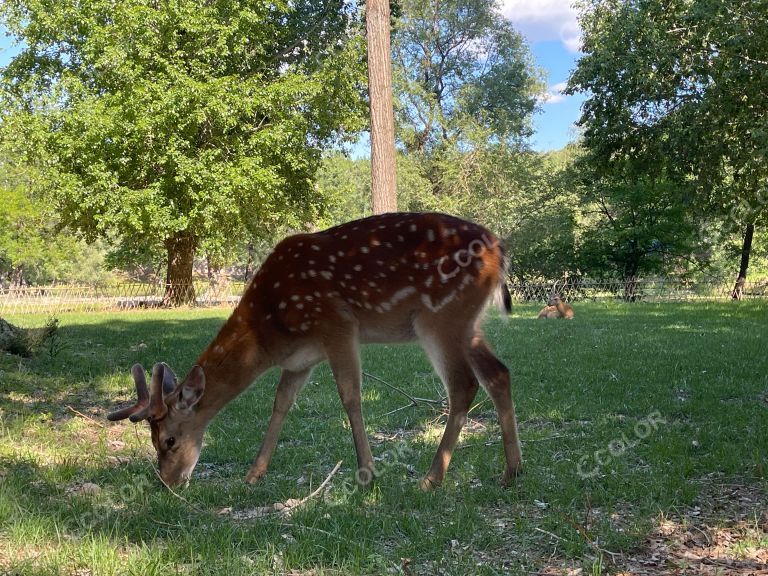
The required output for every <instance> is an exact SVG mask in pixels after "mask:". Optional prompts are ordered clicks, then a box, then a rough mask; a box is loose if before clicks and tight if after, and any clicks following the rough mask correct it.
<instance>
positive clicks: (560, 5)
mask: <svg viewBox="0 0 768 576" xmlns="http://www.w3.org/2000/svg"><path fill="white" fill-rule="evenodd" d="M571 1H572V0H503V1H502V4H501V11H502V14H504V16H506V17H507V18H509V19H510V20H511V21H512V23H513V24H515V26H516V27H517V29H518V30H520V32H522V33H523V34H524V35H525V36H526V37H527V38H528V40H529V41H530V42H540V41H543V40H560V41H561V42H562V43H563V45H564V46H565V47H566V48H567V49H568V50H570V51H571V52H578V51H579V48H580V46H581V29H580V28H579V23H578V20H577V19H576V10H575V9H574V8H573V7H572V6H571Z"/></svg>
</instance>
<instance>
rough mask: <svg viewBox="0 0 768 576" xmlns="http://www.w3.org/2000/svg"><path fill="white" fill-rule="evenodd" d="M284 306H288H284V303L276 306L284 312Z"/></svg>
mask: <svg viewBox="0 0 768 576" xmlns="http://www.w3.org/2000/svg"><path fill="white" fill-rule="evenodd" d="M286 306H288V304H286V303H285V302H280V304H278V305H277V307H278V308H280V310H285V307H286Z"/></svg>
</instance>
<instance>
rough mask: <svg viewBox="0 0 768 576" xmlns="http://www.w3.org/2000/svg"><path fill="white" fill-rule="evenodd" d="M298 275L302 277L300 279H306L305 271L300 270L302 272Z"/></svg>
mask: <svg viewBox="0 0 768 576" xmlns="http://www.w3.org/2000/svg"><path fill="white" fill-rule="evenodd" d="M300 276H301V279H302V280H306V279H307V273H306V272H302V273H301V274H300Z"/></svg>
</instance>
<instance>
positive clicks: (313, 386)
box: [0, 301, 768, 576]
mask: <svg viewBox="0 0 768 576" xmlns="http://www.w3.org/2000/svg"><path fill="white" fill-rule="evenodd" d="M535 312H536V310H535V309H534V308H533V307H527V306H517V307H516V308H515V312H514V314H513V316H512V318H511V319H509V320H508V321H506V322H504V321H502V320H500V319H498V318H495V317H492V318H490V319H489V320H488V322H487V327H486V332H487V334H488V339H489V340H490V342H491V343H492V345H493V346H494V348H495V350H496V351H497V353H498V354H499V356H500V357H501V358H503V359H504V361H505V362H506V363H507V364H508V365H509V367H510V368H511V370H512V372H513V387H514V388H513V390H514V396H515V400H516V403H517V409H518V418H519V421H520V429H521V435H522V441H523V455H524V459H525V474H524V475H523V477H521V479H520V480H519V482H518V483H517V485H516V486H514V487H512V488H509V489H503V488H501V487H500V485H499V484H498V479H499V475H500V473H501V471H502V467H503V466H502V458H503V455H502V450H501V446H500V444H499V442H498V441H499V430H498V427H497V425H496V420H495V413H494V412H493V409H492V405H491V403H490V402H489V401H488V400H487V398H486V396H485V394H484V392H482V391H481V392H480V394H479V395H478V398H477V400H476V403H477V406H476V407H475V409H474V410H473V411H472V413H471V414H470V422H469V424H468V426H467V428H466V429H465V432H464V434H463V436H462V440H461V442H460V448H459V449H457V451H456V453H455V454H454V459H453V462H452V464H451V467H450V469H449V472H448V476H447V478H446V482H445V484H444V485H443V487H442V488H440V489H439V490H437V491H435V492H433V493H429V494H423V493H421V492H419V490H418V479H419V477H420V476H421V475H422V474H424V473H425V472H426V470H427V468H428V466H429V463H430V461H431V459H432V456H433V453H434V450H435V448H436V444H437V441H438V440H439V436H440V434H441V432H442V425H443V419H442V416H441V415H440V414H438V413H436V412H435V411H434V410H433V409H432V408H430V407H429V406H426V405H424V406H419V407H409V408H404V409H401V410H397V409H398V408H401V407H403V406H406V405H407V404H408V403H409V401H408V399H407V398H405V397H404V396H402V395H400V394H398V393H397V392H395V391H393V390H391V389H389V388H387V387H385V386H383V385H382V384H380V383H377V382H375V381H373V380H369V379H366V381H365V383H364V398H363V404H364V412H365V415H366V425H367V427H368V432H369V435H370V436H371V439H372V447H373V450H374V455H375V456H377V457H381V458H382V461H381V467H382V470H383V473H382V475H381V476H380V478H379V479H378V480H377V482H376V484H375V486H374V487H373V488H372V489H370V490H366V491H356V490H352V489H349V488H350V487H351V486H352V484H351V482H352V478H353V465H354V461H355V457H354V449H353V444H352V438H351V433H350V431H349V426H348V425H347V423H346V418H345V415H344V412H343V409H342V408H341V405H340V402H339V400H338V397H337V395H336V391H335V386H334V384H333V381H332V379H331V376H330V371H329V370H328V368H327V366H325V365H321V366H320V367H319V368H318V369H317V370H316V371H315V373H314V374H313V376H312V379H311V381H310V383H309V384H308V385H307V386H306V388H305V389H304V391H303V393H302V394H301V396H300V397H299V399H298V401H297V403H296V405H295V406H294V408H293V410H292V412H291V413H290V415H289V416H288V419H287V420H286V424H285V428H284V430H283V434H282V436H281V443H280V445H279V446H278V449H277V451H276V453H275V457H274V460H273V462H272V466H271V468H270V471H269V473H268V474H267V476H265V477H264V478H263V480H262V481H261V482H260V483H259V484H257V485H255V486H248V485H246V484H245V483H244V481H243V478H244V475H245V473H246V471H247V470H248V467H249V466H250V463H251V460H252V459H253V457H254V456H255V453H256V450H257V448H258V445H259V442H260V439H261V436H262V434H263V433H264V430H265V428H266V420H267V418H268V416H269V412H270V409H271V405H272V396H273V392H274V386H275V383H276V374H275V373H269V374H267V375H266V376H264V377H263V378H261V379H260V380H259V381H258V382H257V383H256V384H254V385H253V386H252V387H251V388H249V389H248V390H247V391H246V392H245V393H244V394H243V395H242V396H241V397H239V398H237V399H236V400H235V401H234V402H232V403H231V404H230V405H229V406H227V408H226V409H225V410H224V411H223V412H222V413H221V414H220V415H219V416H218V417H217V418H216V419H215V420H214V421H213V423H212V425H211V427H210V428H209V430H208V433H207V436H206V443H205V447H204V449H203V452H202V456H201V460H200V463H199V464H198V468H197V469H196V472H195V475H194V476H193V480H192V482H191V484H190V486H189V487H188V488H186V489H183V490H181V491H180V495H181V496H183V500H182V499H181V498H178V497H176V496H175V495H173V494H171V493H170V492H168V491H167V490H165V489H163V488H162V487H161V486H160V484H159V483H158V481H157V480H155V478H154V475H153V472H152V470H151V467H150V465H149V463H148V462H147V457H148V456H151V455H153V451H152V449H151V444H150V442H149V434H148V428H147V427H146V425H145V424H142V425H139V426H136V427H134V425H132V424H128V423H125V422H122V423H117V424H112V423H107V422H106V420H104V415H105V414H106V412H107V411H108V410H109V409H110V408H111V407H113V406H115V405H117V404H120V403H123V402H125V401H126V400H129V399H130V398H131V397H132V394H133V390H132V382H131V379H130V375H129V369H130V366H131V365H132V364H133V363H134V362H142V363H143V364H144V365H145V366H151V365H152V364H153V363H154V362H156V361H160V360H163V361H166V362H168V363H169V364H170V365H171V366H172V367H173V368H174V369H176V371H177V373H179V374H183V373H184V372H185V371H186V370H187V369H189V367H190V366H191V365H192V363H193V362H194V360H195V358H196V357H197V355H198V354H199V353H200V351H202V349H203V348H204V347H205V346H206V344H207V343H208V341H210V339H211V338H212V337H213V336H214V335H215V333H216V331H217V329H218V327H219V326H220V325H221V323H222V322H223V320H224V318H225V317H226V314H227V312H225V311H211V310H202V311H186V312H167V311H154V312H141V313H139V312H137V313H123V314H94V315H62V316H61V317H60V318H59V320H60V322H61V329H60V331H59V334H58V336H57V337H56V338H55V339H54V341H53V342H52V343H50V344H49V345H48V346H47V347H46V348H45V349H44V350H43V351H42V353H41V354H40V355H39V356H38V357H37V358H35V359H31V360H20V359H18V358H16V357H13V356H8V355H5V356H2V355H0V573H3V572H7V573H10V574H25V575H26V574H30V575H44V574H46V575H47V574H94V575H95V574H142V575H144V574H168V573H174V574H227V576H235V575H238V574H284V573H291V572H293V573H296V574H357V573H359V574H389V573H393V574H398V573H400V574H403V573H404V574H437V573H440V574H502V573H521V574H522V573H527V572H531V571H536V570H541V569H543V568H545V567H547V566H550V565H553V564H555V565H562V564H563V563H569V564H576V565H582V566H583V567H584V568H585V571H587V572H593V573H599V572H600V571H601V570H602V569H606V570H607V569H608V568H607V565H608V564H609V560H610V556H607V555H601V552H602V551H610V552H612V553H614V554H619V553H624V552H629V551H632V550H635V549H636V548H637V547H638V546H641V545H642V543H643V541H644V539H645V538H646V535H647V534H648V533H649V531H650V530H652V529H653V528H654V526H656V525H657V523H658V522H659V519H660V518H665V517H667V516H669V515H670V514H674V513H676V511H679V510H681V509H685V508H686V507H692V506H695V505H697V504H698V503H700V502H701V498H704V495H705V493H706V492H705V488H706V487H707V486H708V485H709V484H711V483H712V481H713V478H715V479H716V480H717V481H718V482H721V483H722V484H724V485H725V484H727V483H729V482H738V483H740V484H746V485H749V486H754V487H755V488H756V490H758V493H759V494H765V488H766V480H765V475H766V471H767V470H768V359H766V352H765V351H766V350H768V303H765V302H755V301H751V302H741V303H731V302H727V303H695V304H679V303H678V304H654V305H650V304H639V305H618V304H600V303H593V304H581V305H577V306H576V312H577V317H576V319H575V320H573V321H570V322H568V321H537V320H535V319H534V317H535ZM7 319H8V320H9V321H12V322H14V323H17V324H20V325H27V326H29V325H42V324H43V323H44V321H45V318H42V317H30V316H19V317H14V318H7ZM363 365H364V369H365V370H366V371H367V372H369V373H371V374H374V375H376V376H378V377H381V378H383V379H385V380H387V381H388V382H390V383H392V384H394V385H396V386H399V387H401V388H403V389H407V390H408V391H409V393H411V394H412V395H414V396H420V397H427V398H436V397H438V396H439V395H440V394H442V388H441V385H440V384H439V381H438V380H437V378H436V377H435V376H434V375H433V373H432V371H431V369H430V367H429V364H428V362H427V361H426V359H425V357H424V355H423V354H422V353H421V351H420V350H419V349H418V348H417V347H414V346H376V347H368V348H366V349H365V351H364V357H363ZM73 410H76V411H77V412H79V413H80V414H79V415H78V414H76V413H75V412H74V411H73ZM393 411H394V412H393ZM84 416H86V417H84ZM87 417H90V418H92V419H93V420H91V419H89V418H87ZM339 460H343V465H342V469H341V471H339V473H338V474H337V475H336V476H334V478H333V479H332V480H331V484H330V490H329V491H328V492H327V493H326V494H325V496H321V497H317V498H313V499H311V500H310V501H308V502H307V503H306V504H305V505H304V506H302V507H300V508H299V509H297V510H295V511H294V512H293V513H292V514H291V515H290V516H286V515H280V514H276V515H270V516H266V517H249V513H248V512H249V511H252V510H255V509H258V508H259V507H261V506H267V505H270V504H272V503H275V502H283V501H285V500H287V499H289V498H302V497H304V496H306V495H307V494H309V493H310V492H311V491H312V490H313V489H314V488H315V487H316V486H317V485H318V484H319V483H320V482H322V480H323V479H325V477H326V476H327V475H328V473H329V471H330V470H331V469H332V468H333V466H334V464H335V463H336V462H337V461H339ZM85 482H90V483H94V484H96V485H98V486H99V487H100V488H101V490H100V491H99V492H98V493H97V494H90V495H87V494H81V493H80V492H79V491H78V487H79V486H81V485H82V484H83V483H85ZM767 505H768V502H765V501H763V502H762V503H761V506H762V508H763V509H765V508H766V506H767ZM227 508H229V509H231V511H228V512H227V513H223V514H219V513H218V512H219V511H221V510H222V509H227ZM727 514H728V513H727V510H726V511H724V512H723V517H722V518H721V520H722V522H724V523H727V522H729V521H730V520H731V519H730V518H728V517H727ZM754 534H756V536H755V542H757V543H758V545H760V542H762V545H765V542H766V541H767V540H766V533H765V532H764V531H763V532H761V531H760V530H757V531H756V532H754ZM761 538H762V540H761ZM748 544H749V543H748ZM753 544H754V542H752V543H751V544H749V545H753ZM605 554H607V552H606V553H605Z"/></svg>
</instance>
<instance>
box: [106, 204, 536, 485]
mask: <svg viewBox="0 0 768 576" xmlns="http://www.w3.org/2000/svg"><path fill="white" fill-rule="evenodd" d="M503 278H504V254H503V251H502V248H501V245H500V243H499V240H498V238H497V237H496V236H494V235H493V234H492V233H490V232H489V231H487V230H485V229H484V228H482V227H480V226H478V225H477V224H473V223H471V222H467V221H464V220H460V219H458V218H455V217H452V216H447V215H444V214H420V213H390V214H384V215H380V216H372V217H370V218H365V219H362V220H357V221H353V222H349V223H347V224H342V225H340V226H336V227H334V228H330V229H328V230H325V231H322V232H317V233H313V234H297V235H295V236H290V237H288V238H286V239H284V240H283V241H282V242H280V243H279V244H278V245H277V246H276V247H275V249H274V250H273V252H272V253H271V254H270V255H269V256H268V257H267V259H266V260H265V261H264V263H263V265H262V266H261V268H260V269H259V271H258V272H257V273H256V275H255V276H254V277H253V279H252V280H251V281H250V283H249V285H248V286H247V287H246V289H245V292H244V294H243V297H242V299H241V300H240V303H239V304H238V306H237V308H235V310H234V312H233V313H232V315H231V316H230V318H229V319H228V320H227V321H226V323H225V324H224V326H223V327H222V328H221V330H220V332H219V333H218V335H217V336H216V337H215V338H214V339H213V341H212V342H211V343H210V345H209V346H208V347H207V348H206V349H205V350H204V351H203V353H202V354H201V355H200V357H199V358H198V359H197V363H196V364H195V366H194V367H193V368H192V370H191V371H190V372H189V374H188V375H187V377H186V378H185V379H184V381H183V382H181V383H178V384H177V383H176V377H175V376H174V374H173V372H172V371H171V369H170V368H169V367H168V366H167V365H166V364H163V363H158V364H155V366H154V368H153V369H152V378H151V381H150V384H149V387H147V383H146V380H145V375H144V369H143V368H142V367H141V366H140V365H138V364H137V365H136V366H134V367H133V370H132V372H133V378H134V381H135V385H136V391H137V395H138V400H137V402H136V403H135V404H134V405H133V406H130V407H127V408H123V409H121V410H118V411H116V412H113V413H111V414H109V416H108V418H109V419H110V420H121V419H124V418H130V420H131V421H132V422H139V421H141V420H145V419H146V420H147V421H148V422H149V425H150V428H151V433H152V443H153V445H154V447H155V450H156V451H157V456H158V462H159V468H160V476H161V478H162V480H163V481H164V482H165V483H166V484H167V485H169V486H176V485H179V484H182V483H185V482H186V481H187V480H188V479H189V477H190V475H191V474H192V470H193V469H194V467H195V465H196V464H197V460H198V457H199V455H200V449H201V446H202V441H203V433H204V432H205V429H206V427H207V426H208V424H209V422H210V421H211V419H212V418H213V417H214V416H215V415H216V413H218V412H219V411H220V410H221V409H222V407H224V405H226V404H227V403H228V402H229V401H231V400H232V399H233V398H235V396H237V395H238V394H240V393H241V392H242V391H243V390H245V388H247V387H248V386H249V385H250V384H251V383H252V382H253V381H254V380H255V379H256V377H257V376H258V375H259V374H261V373H263V372H264V371H265V370H267V369H268V368H270V367H272V366H279V367H280V368H281V369H282V373H281V376H280V380H279V383H278V385H277V392H276V394H275V399H274V405H273V408H272V415H271V417H270V419H269V424H268V425H267V431H266V433H265V436H264V439H263V442H262V445H261V448H260V450H259V452H258V455H257V456H256V460H255V461H254V463H253V465H252V466H251V469H250V471H249V472H248V474H247V476H246V481H247V482H249V483H253V482H256V481H257V480H258V479H259V478H261V477H262V476H263V475H264V474H265V473H266V471H267V467H268V466H269V463H270V460H271V458H272V453H273V451H274V449H275V446H276V445H277V441H278V436H279V434H280V429H281V427H282V425H283V420H284V419H285V416H286V414H287V412H288V410H289V408H290V407H291V406H292V404H293V402H294V400H295V398H296V395H297V394H298V392H299V391H300V390H301V388H302V386H303V385H304V383H305V382H306V381H307V379H308V377H309V375H310V372H311V370H312V368H313V367H314V366H315V365H316V364H317V363H319V362H321V361H322V360H327V361H328V363H329V364H330V367H331V371H332V373H333V377H334V379H335V381H336V387H337V389H338V393H339V396H340V397H341V402H342V404H343V406H344V409H345V410H346V413H347V417H348V418H349V423H350V427H351V429H352V436H353V439H354V444H355V450H356V453H357V466H358V473H357V480H358V482H359V483H361V484H367V483H368V482H370V481H371V480H372V477H373V473H374V460H373V456H372V454H371V448H370V446H369V444H368V437H367V435H366V432H365V425H364V423H363V416H362V412H361V401H360V383H361V376H362V372H361V366H360V356H359V348H360V344H363V343H374V342H378V343H394V342H408V341H413V340H416V341H418V342H419V343H420V344H421V346H422V347H423V348H424V350H425V352H426V354H427V356H428V357H429V360H430V361H431V363H432V365H433V366H434V368H435V370H436V372H437V374H438V375H439V376H440V378H441V380H442V381H443V384H444V385H445V388H446V391H447V394H448V400H449V414H448V419H447V423H446V426H445V431H444V433H443V437H442V440H441V441H440V444H439V447H438V449H437V453H436V454H435V457H434V459H433V461H432V465H431V467H430V469H429V472H428V473H427V475H426V476H425V477H424V478H423V480H422V482H421V487H422V488H423V489H425V490H426V489H430V488H433V487H436V486H439V485H440V484H441V483H442V481H443V478H444V476H445V473H446V470H447V468H448V464H449V462H450V459H451V454H452V452H453V449H454V447H455V445H456V441H457V439H458V437H459V433H460V431H461V429H462V427H463V426H464V423H465V422H466V419H467V412H468V410H469V408H470V405H471V403H472V400H473V399H474V397H475V394H476V392H477V391H478V387H479V386H480V385H482V386H483V387H484V388H485V390H486V391H487V392H488V395H489V396H490V397H491V399H492V400H493V403H494V405H495V407H496V411H497V414H498V418H499V422H500V425H501V434H502V439H503V444H504V454H505V457H506V467H505V469H504V472H503V481H504V482H505V483H508V482H509V481H511V480H512V479H513V478H514V477H515V476H516V475H517V474H518V473H519V472H520V471H521V450H520V441H519V439H518V431H517V420H516V417H515V408H514V404H513V401H512V395H511V389H510V380H509V372H508V370H507V368H506V366H505V365H504V364H503V363H502V362H501V361H500V360H499V359H498V358H496V356H494V354H493V353H492V352H491V350H490V348H489V347H488V345H487V344H486V342H485V339H484V337H483V334H482V332H481V329H480V321H481V316H482V313H483V311H484V309H485V307H486V304H487V303H488V302H489V301H490V300H491V299H492V297H493V296H494V294H495V293H496V291H497V290H499V289H500V286H501V285H502V283H503Z"/></svg>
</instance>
